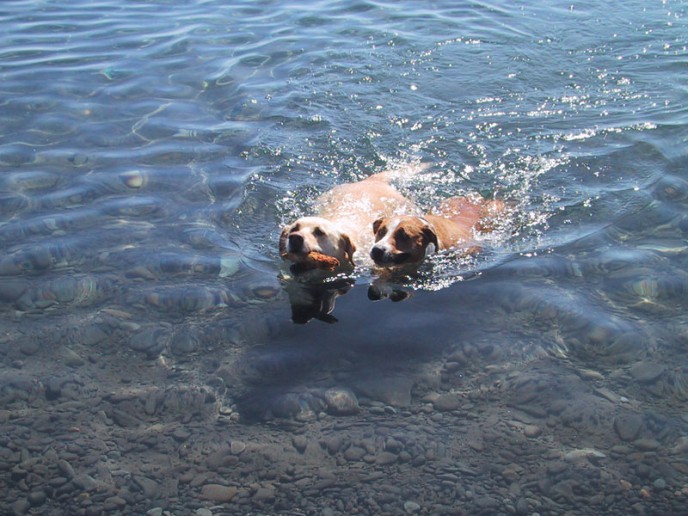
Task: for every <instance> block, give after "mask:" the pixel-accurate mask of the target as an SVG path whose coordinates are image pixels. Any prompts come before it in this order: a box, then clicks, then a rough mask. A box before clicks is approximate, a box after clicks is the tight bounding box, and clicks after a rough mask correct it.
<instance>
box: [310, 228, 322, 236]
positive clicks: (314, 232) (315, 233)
mask: <svg viewBox="0 0 688 516" xmlns="http://www.w3.org/2000/svg"><path fill="white" fill-rule="evenodd" d="M313 234H314V235H315V236H317V237H321V236H324V235H325V232H324V231H323V230H322V229H320V228H318V227H316V228H315V229H314V230H313Z"/></svg>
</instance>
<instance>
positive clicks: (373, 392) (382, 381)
mask: <svg viewBox="0 0 688 516" xmlns="http://www.w3.org/2000/svg"><path fill="white" fill-rule="evenodd" d="M413 385H414V379H413V377H412V376H410V375H409V376H392V377H383V378H376V379H373V380H366V381H359V382H358V383H357V384H356V390H357V391H360V392H361V393H362V394H363V395H365V396H366V397H368V398H370V399H372V400H375V401H379V402H382V403H385V404H387V405H391V406H393V407H408V406H409V405H410V404H411V389H412V388H413Z"/></svg>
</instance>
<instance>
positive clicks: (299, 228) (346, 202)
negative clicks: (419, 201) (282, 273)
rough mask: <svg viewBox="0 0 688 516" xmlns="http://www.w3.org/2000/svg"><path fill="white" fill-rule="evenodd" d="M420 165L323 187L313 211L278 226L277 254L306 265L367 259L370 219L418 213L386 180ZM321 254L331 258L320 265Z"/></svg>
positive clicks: (414, 170)
mask: <svg viewBox="0 0 688 516" xmlns="http://www.w3.org/2000/svg"><path fill="white" fill-rule="evenodd" d="M423 168H424V167H423V166H409V167H405V168H402V169H399V170H389V171H385V172H380V173H378V174H374V175H372V176H370V177H368V178H366V179H363V180H362V181H358V182H355V183H345V184H342V185H338V186H335V187H334V188H332V189H331V190H329V191H327V192H325V193H324V194H323V195H321V196H320V197H319V198H318V199H317V201H316V203H315V214H314V215H313V216H308V217H301V218H299V219H297V220H296V221H294V222H293V223H291V224H288V225H287V226H285V227H284V228H283V229H282V232H281V233H280V238H279V253H280V256H281V257H282V258H283V259H285V260H288V261H291V262H292V263H294V264H295V265H297V266H300V267H303V268H305V269H312V268H336V267H333V266H332V264H333V263H334V264H335V265H336V266H337V267H340V266H341V267H348V268H352V267H353V266H354V265H355V264H356V262H357V261H359V260H362V261H366V260H369V256H368V250H369V249H370V247H371V246H372V245H373V235H372V234H371V231H370V227H371V225H372V223H373V221H375V220H376V219H378V218H380V217H392V216H398V215H406V214H409V215H413V214H418V213H420V210H419V209H418V208H417V207H416V205H415V204H414V203H413V202H412V201H411V200H409V199H407V198H406V197H405V196H404V195H402V194H401V193H400V192H399V191H398V190H397V189H396V188H394V187H393V186H392V185H391V184H390V181H391V180H392V179H394V178H397V177H404V176H408V175H411V174H415V173H417V172H419V171H420V170H422V169H423ZM357 250H360V252H358V253H357V252H356V251H357ZM322 256H326V257H332V258H334V259H335V260H336V261H335V262H331V261H330V262H329V263H327V264H326V265H325V266H324V267H323V266H321V265H322V264H323V263H325V262H323V261H321V258H322Z"/></svg>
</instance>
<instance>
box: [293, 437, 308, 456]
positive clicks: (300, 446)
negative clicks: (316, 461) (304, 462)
mask: <svg viewBox="0 0 688 516" xmlns="http://www.w3.org/2000/svg"><path fill="white" fill-rule="evenodd" d="M291 443H292V445H293V446H294V448H296V451H298V452H299V453H304V452H305V451H306V448H307V447H308V439H306V438H305V437H304V436H303V435H295V436H294V437H293V438H292V440H291Z"/></svg>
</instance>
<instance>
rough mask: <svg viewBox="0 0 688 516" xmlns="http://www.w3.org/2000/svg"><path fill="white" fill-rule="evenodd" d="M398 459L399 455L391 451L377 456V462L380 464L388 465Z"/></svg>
mask: <svg viewBox="0 0 688 516" xmlns="http://www.w3.org/2000/svg"><path fill="white" fill-rule="evenodd" d="M396 461H397V456H396V455H395V454H393V453H390V452H382V453H379V454H378V455H377V456H376V457H375V463H376V464H378V465H380V466H387V465H389V464H394V463H395V462H396Z"/></svg>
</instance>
